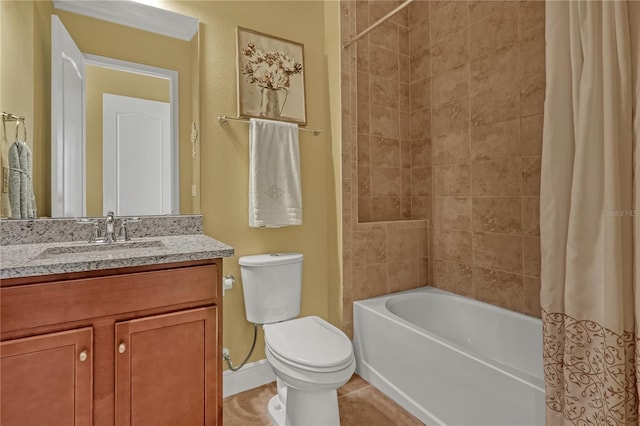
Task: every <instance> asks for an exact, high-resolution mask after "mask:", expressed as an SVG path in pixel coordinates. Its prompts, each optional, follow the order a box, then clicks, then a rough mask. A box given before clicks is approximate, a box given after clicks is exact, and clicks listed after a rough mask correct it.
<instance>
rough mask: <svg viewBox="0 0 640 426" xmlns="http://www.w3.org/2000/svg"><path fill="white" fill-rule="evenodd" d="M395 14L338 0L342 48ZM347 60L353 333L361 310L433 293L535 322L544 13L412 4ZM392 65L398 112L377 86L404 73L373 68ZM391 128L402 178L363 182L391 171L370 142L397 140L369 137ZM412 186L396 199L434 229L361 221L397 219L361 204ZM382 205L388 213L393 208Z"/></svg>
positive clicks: (380, 4) (386, 5) (532, 6)
mask: <svg viewBox="0 0 640 426" xmlns="http://www.w3.org/2000/svg"><path fill="white" fill-rule="evenodd" d="M400 3H401V2H400V1H355V2H354V1H348V0H343V1H342V10H341V11H342V25H343V26H342V40H343V41H346V40H348V39H349V38H351V36H353V35H355V34H357V33H358V32H359V31H360V30H362V29H364V28H366V27H367V25H369V24H370V23H373V22H375V20H376V19H377V18H378V17H380V16H382V15H383V14H384V13H386V11H388V10H391V9H392V8H394V7H395V6H397V5H399V4H400ZM407 24H408V25H407ZM377 31H382V32H384V33H385V35H384V37H383V36H382V35H375V33H376V32H377ZM407 33H408V38H409V42H408V43H409V48H408V49H407V48H406V47H405V44H404V43H406V36H407ZM394 34H395V35H394ZM396 36H397V38H394V37H396ZM393 40H397V46H398V48H397V52H396V51H395V50H394V49H392V48H391V47H392V46H391V43H392V42H393ZM381 43H386V44H385V46H386V47H385V46H378V44H381ZM381 49H385V50H386V51H389V52H391V54H390V58H391V60H390V61H389V60H387V59H383V58H382V55H381V54H380V53H381V52H382V51H381ZM342 54H343V56H342V67H343V71H342V78H343V86H342V90H343V158H342V160H343V163H342V165H343V210H344V211H343V240H344V277H343V278H344V280H343V286H344V287H343V290H344V292H343V293H344V294H343V300H344V323H345V330H346V331H348V332H349V331H350V330H351V321H352V318H351V311H352V306H351V305H352V301H353V300H357V299H361V298H365V297H372V296H375V295H378V294H383V293H387V292H391V291H396V290H399V289H403V288H413V287H416V286H418V285H426V284H431V285H434V286H436V287H440V288H443V289H445V290H449V291H452V292H456V293H459V294H463V295H466V296H469V297H473V298H476V299H479V300H483V301H486V302H489V303H493V304H496V305H499V306H503V307H506V308H508V309H512V310H515V311H518V312H524V313H527V314H530V315H536V316H539V312H540V308H539V289H540V279H539V276H540V272H539V270H540V254H539V252H540V249H539V247H540V242H539V225H538V223H539V213H538V205H539V186H540V185H539V182H540V154H541V142H542V113H543V102H544V88H545V83H544V70H545V58H544V2H543V1H477V0H474V1H437V2H436V1H433V2H430V1H425V0H417V1H416V2H414V3H412V4H411V5H410V6H409V7H408V8H407V9H406V12H402V13H400V14H398V15H397V16H396V17H395V18H394V20H393V21H391V22H390V23H389V24H385V26H383V27H382V28H379V29H377V30H374V31H373V32H372V33H370V35H369V36H368V37H365V38H363V39H362V40H361V41H359V42H358V43H356V45H355V47H354V46H352V47H351V48H349V49H344V50H343V53H342ZM394 60H395V63H396V64H397V87H398V104H397V105H398V107H397V109H396V108H394V106H395V105H396V104H394V103H393V99H394V97H393V96H390V97H391V99H392V100H391V103H389V102H388V101H389V99H388V98H385V97H383V96H386V95H381V94H380V93H378V89H377V87H378V86H377V84H378V83H374V84H372V81H378V77H381V78H387V79H388V80H391V77H394V76H395V75H396V74H394V73H393V66H392V65H387V66H388V67H389V68H387V69H385V71H384V75H378V74H383V73H382V72H380V71H376V70H374V69H372V64H376V65H374V66H377V64H385V63H388V64H393V63H394ZM407 60H408V61H409V66H408V69H409V75H408V78H409V83H408V84H409V107H408V109H407V105H406V96H405V97H404V98H403V96H404V95H403V93H404V92H403V90H405V85H406V84H407V83H406V81H407V80H406V78H407V76H406V75H403V74H402V73H403V72H404V73H406V69H407V68H406V66H407ZM385 61H387V62H385ZM389 70H392V71H389ZM376 73H377V74H376ZM372 76H375V77H372ZM367 79H368V81H367ZM363 80H364V81H363ZM367 88H368V90H366V89H367ZM374 91H375V92H376V95H375V96H377V98H375V99H374V96H372V93H373V92H374ZM385 102H386V103H385ZM363 109H364V111H365V112H363ZM396 111H397V114H396ZM407 113H408V114H407ZM396 116H397V120H396V119H395V117H396ZM407 117H408V118H409V122H407ZM363 120H365V123H366V125H365V124H363V123H362V121H363ZM376 129H377V130H376ZM407 129H409V132H407ZM383 131H384V132H396V131H397V135H398V139H399V146H400V151H399V152H400V154H399V169H400V171H399V173H400V179H399V181H398V178H397V177H395V176H397V174H396V172H395V171H394V172H391V171H385V172H383V173H389V174H390V175H392V177H393V179H389V180H385V179H384V178H383V177H377V178H376V179H375V180H374V179H372V176H373V175H371V174H370V176H369V180H368V181H367V178H366V177H361V176H360V175H359V172H360V171H361V169H364V170H366V161H369V166H370V170H369V173H371V169H377V168H384V167H385V166H384V165H382V164H380V163H378V161H383V160H378V159H373V157H372V152H373V150H372V148H371V147H372V140H374V139H375V138H376V137H380V138H388V139H394V138H393V137H388V136H394V135H395V133H394V134H380V135H375V132H383ZM373 135H375V136H373ZM407 138H409V139H408V141H409V143H407ZM383 140H384V139H383ZM375 143H379V142H375ZM382 145H383V146H386V144H385V143H384V142H382ZM379 148H380V146H377V147H376V148H375V149H379ZM403 148H404V149H403ZM392 151H393V150H392ZM382 152H384V153H385V156H383V158H385V160H384V161H387V160H386V159H388V158H389V157H388V156H387V155H386V154H388V151H385V150H382ZM394 155H395V154H394ZM393 158H395V157H393ZM374 161H375V162H376V163H375V164H374V163H373V162H374ZM385 164H387V163H385ZM393 164H394V165H395V164H397V163H395V162H394V163H393ZM407 164H408V167H407ZM359 165H360V167H359ZM404 169H409V182H410V183H409V184H408V185H409V186H407V183H406V182H407V177H406V173H407V172H406V171H405V173H404V178H403V170H404ZM367 182H368V184H369V187H368V188H361V187H360V185H358V183H360V184H366V183H367ZM403 183H404V185H403ZM392 186H393V187H394V188H397V189H394V190H392V189H389V188H391V187H392ZM374 187H376V188H377V189H374ZM381 188H382V189H381ZM407 188H409V189H410V194H411V195H410V198H411V204H410V208H407V207H406V203H405V204H402V201H401V202H400V218H401V219H407V218H421V219H430V220H431V223H430V226H431V228H427V222H426V220H417V221H399V222H370V223H362V222H365V221H375V220H380V219H377V218H378V217H384V218H385V219H395V218H396V216H392V215H391V216H389V215H387V216H379V215H378V214H377V213H375V212H376V209H375V208H373V207H372V208H371V210H369V211H367V201H366V196H367V194H369V196H370V197H371V200H372V201H371V205H372V206H375V205H376V204H375V203H374V202H373V199H374V198H375V197H374V194H375V192H374V191H381V192H382V194H389V193H390V192H391V191H399V192H400V198H401V200H402V198H403V196H404V198H406V195H407V194H408V193H409V192H408V191H407ZM367 190H368V191H369V192H367ZM378 195H380V192H378ZM392 195H396V194H395V193H394V194H392ZM416 197H417V198H420V197H422V199H416ZM363 200H364V202H362V201H363ZM379 205H381V206H382V207H380V208H378V210H377V211H378V212H380V213H381V214H382V213H384V214H387V213H388V205H389V204H387V207H385V204H384V203H382V204H379ZM360 209H362V210H364V211H363V212H360V211H359V210H360ZM389 210H391V209H389ZM392 211H393V212H394V214H397V210H392ZM427 235H430V238H429V242H428V243H427ZM391 246H393V247H394V248H391ZM427 257H428V259H426V258H427ZM402 266H404V268H403V267H402ZM400 273H402V277H401V276H400ZM398 278H402V279H403V280H404V279H406V280H407V281H403V282H399V281H398Z"/></svg>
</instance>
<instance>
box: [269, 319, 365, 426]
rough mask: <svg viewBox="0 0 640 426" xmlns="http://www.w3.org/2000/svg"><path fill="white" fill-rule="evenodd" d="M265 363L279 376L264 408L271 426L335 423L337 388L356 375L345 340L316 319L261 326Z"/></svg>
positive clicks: (347, 343)
mask: <svg viewBox="0 0 640 426" xmlns="http://www.w3.org/2000/svg"><path fill="white" fill-rule="evenodd" d="M263 328H264V333H265V353H266V356H267V360H268V362H269V364H270V365H271V367H272V368H273V371H274V373H275V375H276V377H277V378H278V393H277V394H276V395H275V396H274V397H273V398H271V400H270V401H269V404H268V410H269V417H270V418H271V421H272V422H273V424H274V425H278V426H284V425H319V426H320V425H322V426H327V425H339V424H340V416H339V412H338V397H337V389H338V388H339V387H340V386H342V385H343V384H345V383H346V382H347V381H348V380H349V378H351V376H352V375H353V373H354V371H355V367H356V364H355V358H354V355H353V346H352V345H351V341H350V340H349V338H347V336H346V335H345V334H344V333H343V332H342V331H340V330H339V329H337V328H336V327H334V326H332V325H331V324H329V323H328V322H326V321H324V320H323V319H321V318H319V317H314V316H311V317H305V318H300V319H294V320H289V321H284V322H281V323H276V324H266V325H264V326H263Z"/></svg>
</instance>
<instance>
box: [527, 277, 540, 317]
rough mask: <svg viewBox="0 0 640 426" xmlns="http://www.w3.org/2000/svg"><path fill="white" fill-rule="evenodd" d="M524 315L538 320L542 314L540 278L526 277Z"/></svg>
mask: <svg viewBox="0 0 640 426" xmlns="http://www.w3.org/2000/svg"><path fill="white" fill-rule="evenodd" d="M524 313H525V314H527V315H531V316H534V317H537V318H540V316H541V314H542V308H541V307H540V278H532V277H524Z"/></svg>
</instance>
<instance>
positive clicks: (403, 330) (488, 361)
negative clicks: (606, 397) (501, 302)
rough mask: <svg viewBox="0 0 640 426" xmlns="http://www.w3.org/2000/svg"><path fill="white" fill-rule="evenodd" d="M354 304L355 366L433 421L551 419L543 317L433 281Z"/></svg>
mask: <svg viewBox="0 0 640 426" xmlns="http://www.w3.org/2000/svg"><path fill="white" fill-rule="evenodd" d="M353 309H354V347H355V352H356V361H357V369H356V372H357V373H358V374H359V375H360V376H361V377H362V378H364V379H365V380H367V381H368V382H369V383H371V384H372V385H374V386H375V387H376V388H378V389H380V390H381V391H382V392H384V393H385V394H387V395H388V396H389V397H391V398H392V399H394V400H395V401H396V402H398V403H399V404H400V405H401V406H402V407H404V408H405V409H406V410H407V411H409V412H410V413H411V414H413V415H414V416H416V417H417V418H418V419H420V420H421V421H422V422H424V423H426V424H427V425H428V426H433V425H460V426H462V425H464V426H472V425H473V426H475V425H487V426H498V425H505V426H516V425H544V423H545V420H544V411H545V409H544V378H543V372H542V324H541V321H540V320H538V319H535V318H532V317H528V316H525V315H521V314H518V313H515V312H511V311H508V310H506V309H501V308H498V307H496V306H492V305H489V304H486V303H482V302H478V301H476V300H473V299H468V298H465V297H461V296H458V295H455V294H452V293H447V292H445V291H441V290H437V289H434V288H431V287H423V288H420V289H416V290H410V291H406V292H402V293H395V294H391V295H387V296H382V297H377V298H373V299H367V300H361V301H357V302H355V303H354V308H353Z"/></svg>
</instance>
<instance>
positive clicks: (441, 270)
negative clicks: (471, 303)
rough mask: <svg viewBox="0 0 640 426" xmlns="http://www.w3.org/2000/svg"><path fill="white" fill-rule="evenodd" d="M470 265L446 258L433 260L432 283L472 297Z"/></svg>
mask: <svg viewBox="0 0 640 426" xmlns="http://www.w3.org/2000/svg"><path fill="white" fill-rule="evenodd" d="M471 271H472V269H471V266H469V265H465V264H462V263H457V262H451V261H447V260H435V259H434V260H433V285H434V286H435V287H437V288H440V289H442V290H445V291H450V292H452V293H456V294H460V295H462V296H466V297H473V275H472V272H471Z"/></svg>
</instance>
